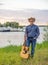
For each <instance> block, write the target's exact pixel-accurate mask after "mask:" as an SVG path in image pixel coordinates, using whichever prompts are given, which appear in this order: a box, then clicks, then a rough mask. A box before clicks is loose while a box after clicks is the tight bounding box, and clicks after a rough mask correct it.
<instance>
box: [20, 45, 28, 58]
mask: <svg viewBox="0 0 48 65" xmlns="http://www.w3.org/2000/svg"><path fill="white" fill-rule="evenodd" d="M28 51H29V48H28V47H27V46H25V45H23V46H22V50H21V53H20V56H21V57H22V58H24V59H28V58H29V52H28Z"/></svg>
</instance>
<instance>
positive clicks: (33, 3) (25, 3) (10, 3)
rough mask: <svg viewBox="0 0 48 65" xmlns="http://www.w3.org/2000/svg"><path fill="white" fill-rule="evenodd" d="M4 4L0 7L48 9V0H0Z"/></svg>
mask: <svg viewBox="0 0 48 65" xmlns="http://www.w3.org/2000/svg"><path fill="white" fill-rule="evenodd" d="M0 2H3V3H4V4H5V5H3V6H0V9H11V10H17V9H26V8H29V9H31V8H33V9H48V0H0Z"/></svg>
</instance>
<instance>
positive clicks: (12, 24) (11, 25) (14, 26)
mask: <svg viewBox="0 0 48 65" xmlns="http://www.w3.org/2000/svg"><path fill="white" fill-rule="evenodd" d="M3 26H5V27H8V26H10V27H12V28H18V27H19V23H17V22H6V23H4V24H3Z"/></svg>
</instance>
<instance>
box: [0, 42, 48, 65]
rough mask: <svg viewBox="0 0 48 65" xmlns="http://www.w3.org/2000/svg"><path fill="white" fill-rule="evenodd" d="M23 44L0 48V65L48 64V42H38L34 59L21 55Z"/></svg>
mask: <svg viewBox="0 0 48 65" xmlns="http://www.w3.org/2000/svg"><path fill="white" fill-rule="evenodd" d="M20 50H21V46H12V45H11V46H7V47H5V48H0V65H48V42H43V43H42V44H37V45H36V49H35V56H34V58H33V59H32V58H31V57H30V58H29V59H22V58H21V57H20Z"/></svg>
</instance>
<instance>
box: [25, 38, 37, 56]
mask: <svg viewBox="0 0 48 65" xmlns="http://www.w3.org/2000/svg"><path fill="white" fill-rule="evenodd" d="M30 43H31V55H32V56H34V52H35V46H36V39H33V38H27V40H26V46H28V47H29V46H30Z"/></svg>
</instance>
